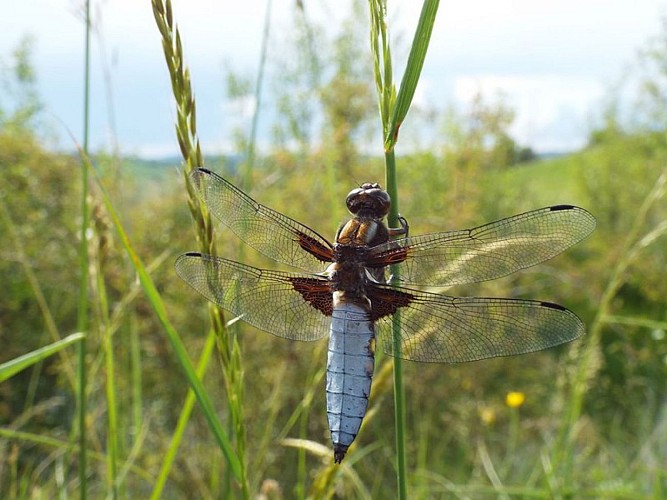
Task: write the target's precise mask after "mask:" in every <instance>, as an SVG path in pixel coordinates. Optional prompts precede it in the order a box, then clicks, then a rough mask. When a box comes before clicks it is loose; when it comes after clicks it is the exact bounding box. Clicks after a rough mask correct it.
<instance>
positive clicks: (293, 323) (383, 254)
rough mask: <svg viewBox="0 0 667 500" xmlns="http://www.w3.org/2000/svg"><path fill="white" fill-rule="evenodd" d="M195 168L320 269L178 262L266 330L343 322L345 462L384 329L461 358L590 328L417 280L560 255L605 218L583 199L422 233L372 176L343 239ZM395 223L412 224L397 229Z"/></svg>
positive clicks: (282, 255)
mask: <svg viewBox="0 0 667 500" xmlns="http://www.w3.org/2000/svg"><path fill="white" fill-rule="evenodd" d="M190 180H191V182H192V185H193V186H195V188H196V190H197V192H198V193H199V195H200V196H201V198H202V199H203V201H204V202H205V203H206V205H207V206H208V208H209V209H210V211H211V212H212V213H213V214H214V215H215V216H216V217H217V218H218V219H220V220H221V221H222V222H223V223H224V224H225V225H226V226H227V227H229V228H230V229H231V230H232V231H233V232H235V233H236V234H237V235H238V236H239V238H241V240H243V241H244V242H245V243H247V244H248V245H250V246H252V247H254V248H255V249H256V250H258V251H259V252H261V253H262V254H264V255H265V256H267V257H270V258H271V259H274V260H276V261H278V262H282V263H285V264H289V265H290V266H293V267H296V268H299V269H301V270H303V271H306V273H289V272H279V271H269V270H265V269H257V268H255V267H250V266H247V265H244V264H241V263H239V262H234V261H231V260H227V259H223V258H221V257H214V256H210V255H204V254H201V253H194V252H191V253H186V254H184V255H181V256H180V257H179V258H178V260H177V261H176V271H177V273H178V275H179V276H180V277H181V278H182V279H183V280H185V281H186V282H187V283H188V284H189V285H190V286H192V287H193V288H194V289H195V290H196V291H198V292H199V293H200V294H202V295H203V296H204V297H206V298H207V299H208V300H210V301H212V302H215V303H216V304H218V305H219V306H220V307H222V308H223V309H226V310H227V311H230V312H232V313H233V314H235V315H238V316H240V318H241V319H242V320H244V321H246V322H247V323H249V324H251V325H253V326H255V327H257V328H259V329H261V330H265V331H267V332H269V333H272V334H273V335H276V336H278V337H283V338H286V339H290V340H308V341H310V340H317V339H320V338H322V337H324V336H326V335H327V334H328V335H329V352H328V364H327V374H326V398H327V414H328V420H329V429H330V431H331V440H332V443H333V448H334V461H335V462H337V463H339V462H340V461H341V460H342V459H343V457H344V456H345V453H346V452H347V449H348V448H349V446H350V445H351V444H352V442H353V441H354V439H355V437H356V435H357V433H358V431H359V427H360V426H361V421H362V419H363V418H364V415H365V413H366V407H367V405H368V395H369V394H370V388H371V378H372V376H373V369H374V363H375V361H374V350H375V336H376V334H377V336H378V337H379V338H380V339H381V342H382V347H383V349H384V351H385V352H386V353H387V354H389V355H391V356H398V357H401V358H403V359H407V360H411V361H425V362H435V363H461V362H466V361H475V360H479V359H484V358H492V357H496V356H512V355H515V354H524V353H528V352H534V351H539V350H541V349H546V348H549V347H552V346H555V345H558V344H562V343H564V342H569V341H571V340H573V339H576V338H577V337H579V336H581V335H582V334H583V333H584V325H583V323H582V322H581V320H580V319H579V318H578V317H577V316H576V315H575V314H574V313H573V312H572V311H570V310H568V309H566V308H564V307H562V306H560V305H557V304H552V303H550V302H542V301H534V300H522V299H504V298H481V297H450V296H447V295H441V294H437V293H431V292H428V291H424V290H417V289H415V288H406V287H404V286H403V285H412V286H414V287H421V288H423V287H448V286H451V285H459V284H465V283H476V282H480V281H485V280H492V279H495V278H499V277H501V276H505V275H508V274H511V273H513V272H515V271H518V270H519V269H523V268H527V267H530V266H533V265H535V264H538V263H540V262H543V261H545V260H547V259H550V258H552V257H554V256H555V255H558V254H559V253H561V252H562V251H563V250H565V249H566V248H568V247H570V246H572V245H574V244H575V243H577V242H578V241H580V240H582V239H583V238H585V237H586V236H588V235H589V234H590V233H591V232H592V231H593V229H594V228H595V218H594V217H593V216H592V215H591V214H590V213H588V212H587V211H586V210H584V209H582V208H578V207H575V206H571V205H557V206H552V207H547V208H541V209H539V210H533V211H532V212H526V213H524V214H520V215H515V216H513V217H509V218H507V219H502V220H499V221H496V222H491V223H489V224H485V225H483V226H479V227H476V228H473V229H467V230H463V231H448V232H443V233H433V234H425V235H420V236H408V235H407V223H405V222H404V220H403V222H402V226H403V227H402V228H397V229H389V228H388V227H387V226H386V225H385V224H384V223H383V222H382V220H383V218H384V217H385V216H386V215H387V214H388V212H389V207H390V204H391V200H390V198H389V195H388V194H387V192H386V191H384V190H382V189H381V188H380V186H379V185H378V184H369V183H366V184H362V185H361V187H359V188H357V189H354V190H352V191H351V192H350V194H348V196H347V200H346V203H347V208H348V210H349V211H350V213H351V214H352V215H353V218H352V219H351V220H349V221H348V222H347V223H345V224H344V225H343V226H342V227H341V228H340V229H339V230H338V233H337V234H336V239H335V244H333V245H332V244H331V243H330V242H329V241H328V240H327V239H326V238H324V237H323V236H321V235H320V234H318V233H317V232H315V231H313V230H312V229H310V228H309V227H307V226H305V225H303V224H301V223H299V222H297V221H295V220H293V219H291V218H289V217H287V216H285V215H283V214H281V213H279V212H276V211H275V210H272V209H270V208H268V207H266V206H264V205H261V204H259V203H257V202H256V201H255V200H253V199H252V198H250V197H249V196H248V195H246V194H245V193H244V192H242V191H241V190H239V189H238V188H236V187H234V186H233V185H232V184H230V183H229V182H227V181H226V180H225V179H223V178H222V177H220V176H218V175H216V174H215V173H213V172H211V171H209V170H205V169H197V170H194V171H193V172H192V173H191V174H190ZM395 235H400V237H399V238H394V239H392V238H391V236H395ZM391 264H397V265H398V268H399V271H400V272H398V273H397V275H396V277H394V276H389V275H388V272H389V271H388V268H387V266H389V265H391ZM399 285H400V286H399ZM397 312H400V315H399V317H400V339H398V340H400V342H397V343H396V344H395V343H394V341H393V336H392V335H393V334H392V318H393V316H394V314H395V313H397ZM395 346H400V348H398V349H397V348H396V347H395Z"/></svg>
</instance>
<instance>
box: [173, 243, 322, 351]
mask: <svg viewBox="0 0 667 500" xmlns="http://www.w3.org/2000/svg"><path fill="white" fill-rule="evenodd" d="M175 267H176V273H177V274H178V275H179V276H180V277H181V278H182V279H183V280H184V281H185V282H186V283H187V284H189V285H190V286H191V287H192V288H194V289H195V290H197V291H198V292H199V293H200V294H202V295H203V296H204V297H206V298H207V299H208V300H210V301H211V302H214V303H216V304H218V305H219V306H220V307H222V308H223V309H225V310H227V311H230V312H231V313H232V314H235V315H238V316H240V317H241V319H242V320H243V321H245V322H247V323H249V324H251V325H253V326H254V327H256V328H259V329H260V330H264V331H266V332H269V333H272V334H273V335H276V336H278V337H283V338H286V339H290V340H317V339H320V338H322V337H324V336H325V335H327V334H328V333H329V325H330V321H329V318H328V316H327V315H326V314H327V312H328V314H329V315H330V314H331V312H330V310H331V301H332V295H331V290H330V288H329V284H328V282H327V280H326V279H324V278H322V277H320V276H314V275H310V276H308V275H300V274H294V273H283V272H277V271H267V270H263V269H257V268H255V267H250V266H246V265H243V264H240V263H238V262H234V261H231V260H227V259H221V258H218V257H212V256H210V255H204V254H200V253H187V254H184V255H181V256H180V257H179V258H178V259H177V260H176V264H175Z"/></svg>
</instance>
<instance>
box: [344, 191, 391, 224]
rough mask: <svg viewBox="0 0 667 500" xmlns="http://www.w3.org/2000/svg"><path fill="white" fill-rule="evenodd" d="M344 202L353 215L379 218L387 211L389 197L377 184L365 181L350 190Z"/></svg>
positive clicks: (389, 201)
mask: <svg viewBox="0 0 667 500" xmlns="http://www.w3.org/2000/svg"><path fill="white" fill-rule="evenodd" d="M345 204H346V205H347V209H348V210H349V211H350V213H352V214H353V215H358V216H363V217H371V218H374V219H381V218H382V217H384V216H385V215H387V214H388V213H389V208H390V207H391V199H390V198H389V194H387V192H386V191H384V190H383V189H382V188H381V187H380V185H379V184H376V183H369V182H367V183H364V184H362V185H361V187H359V188H356V189H353V190H352V191H350V193H349V194H348V195H347V199H346V200H345Z"/></svg>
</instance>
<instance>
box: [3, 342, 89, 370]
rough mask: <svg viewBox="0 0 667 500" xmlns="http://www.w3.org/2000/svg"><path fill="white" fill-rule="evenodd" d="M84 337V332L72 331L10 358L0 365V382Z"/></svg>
mask: <svg viewBox="0 0 667 500" xmlns="http://www.w3.org/2000/svg"><path fill="white" fill-rule="evenodd" d="M85 337H86V334H85V333H81V332H78V333H73V334H71V335H69V336H67V337H65V338H64V339H62V340H59V341H58V342H54V343H53V344H49V345H47V346H44V347H41V348H39V349H37V350H35V351H32V352H30V353H28V354H24V355H23V356H19V357H18V358H15V359H12V360H11V361H7V362H6V363H3V364H1V365H0V382H4V381H5V380H7V379H8V378H11V377H13V376H14V375H16V374H17V373H18V372H20V371H21V370H25V369H26V368H28V367H29V366H32V365H34V364H35V363H39V362H40V361H42V360H44V359H46V358H48V357H49V356H52V355H53V354H55V353H57V352H58V351H60V350H61V349H64V348H65V347H67V346H68V345H70V344H73V343H74V342H79V341H81V340H82V339H84V338H85Z"/></svg>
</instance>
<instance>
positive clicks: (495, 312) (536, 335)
mask: <svg viewBox="0 0 667 500" xmlns="http://www.w3.org/2000/svg"><path fill="white" fill-rule="evenodd" d="M378 288H380V290H381V293H382V296H383V297H384V298H385V299H389V300H391V301H393V302H394V304H398V305H399V307H398V312H397V314H396V315H395V317H396V318H397V319H400V323H401V336H400V342H401V351H400V357H401V358H403V359H408V360H411V361H422V362H433V363H464V362H468V361H476V360H479V359H485V358H494V357H498V356H513V355H516V354H525V353H528V352H534V351H540V350H542V349H547V348H549V347H553V346H556V345H559V344H563V343H565V342H569V341H571V340H574V339H576V338H578V337H580V336H581V335H583V334H584V324H583V323H582V322H581V320H580V319H579V318H578V317H577V315H576V314H574V313H573V312H572V311H570V310H568V309H565V308H564V307H562V306H559V305H557V304H552V303H549V302H540V301H533V300H519V299H495V298H480V297H448V296H446V295H438V294H432V293H426V292H421V291H416V290H409V289H405V288H403V289H400V290H399V289H395V288H393V289H392V288H390V287H386V288H385V287H378ZM392 296H393V297H394V298H393V299H392V298H391V297H392ZM392 310H396V307H394V308H392ZM392 318H393V317H392V316H391V315H386V316H383V317H381V318H379V319H378V320H377V322H376V325H377V330H378V335H379V336H380V337H381V338H382V343H383V349H384V351H385V352H386V353H387V354H389V355H391V356H396V355H397V353H396V352H394V347H393V342H392V333H391V325H392V321H393V319H392Z"/></svg>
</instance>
